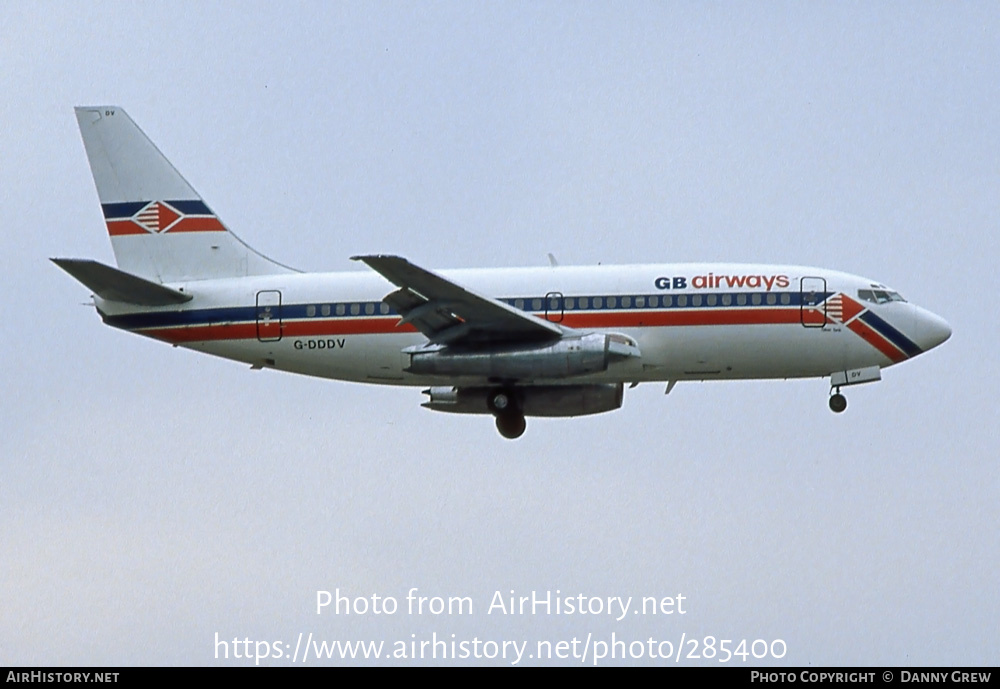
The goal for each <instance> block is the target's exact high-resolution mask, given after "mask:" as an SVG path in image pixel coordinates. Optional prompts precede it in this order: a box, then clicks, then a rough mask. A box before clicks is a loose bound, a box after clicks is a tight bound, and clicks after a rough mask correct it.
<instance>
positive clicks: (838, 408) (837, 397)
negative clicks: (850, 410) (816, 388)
mask: <svg viewBox="0 0 1000 689" xmlns="http://www.w3.org/2000/svg"><path fill="white" fill-rule="evenodd" d="M835 389H836V391H837V392H835V393H834V394H832V395H830V411H832V412H833V413H835V414H839V413H841V412H842V411H844V410H845V409H847V398H846V397H844V396H843V395H841V394H840V386H839V385H838V386H837V387H836V388H835Z"/></svg>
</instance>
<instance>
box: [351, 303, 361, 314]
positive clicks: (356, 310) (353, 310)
mask: <svg viewBox="0 0 1000 689" xmlns="http://www.w3.org/2000/svg"><path fill="white" fill-rule="evenodd" d="M359 313H361V304H351V315H352V316H357V315H358V314H359Z"/></svg>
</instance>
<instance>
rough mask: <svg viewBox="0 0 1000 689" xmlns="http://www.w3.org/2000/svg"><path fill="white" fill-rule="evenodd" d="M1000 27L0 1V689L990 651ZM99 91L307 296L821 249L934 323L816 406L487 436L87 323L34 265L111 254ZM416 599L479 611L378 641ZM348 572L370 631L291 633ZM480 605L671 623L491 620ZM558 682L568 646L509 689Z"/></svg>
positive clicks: (648, 407)
mask: <svg viewBox="0 0 1000 689" xmlns="http://www.w3.org/2000/svg"><path fill="white" fill-rule="evenodd" d="M998 31H1000V12H998V10H997V5H996V4H995V3H989V2H967V3H944V2H942V3H931V2H926V3H918V4H916V5H914V4H912V3H903V2H900V3H873V2H860V3H850V2H835V3H811V2H810V3H802V2H789V3H779V2H773V3H721V4H709V3H688V2H684V3H659V2H656V3H642V2H626V3H621V4H605V3H597V2H593V3H569V2H567V3H534V2H533V3H507V2H504V3H478V2H445V3H426V4H419V5H414V4H412V3H379V4H377V3H371V2H362V3H336V4H335V3H326V2H316V3H273V2H272V3H262V2H251V3H201V2H191V3H177V2H169V3H166V2H164V3H146V2H143V3H125V2H101V1H96V2H90V3H85V4H82V3H68V2H67V3H60V2H46V3H35V2H18V1H15V2H7V3H5V4H4V9H3V12H2V16H0V89H2V93H3V96H2V98H0V115H2V122H3V125H2V127H0V233H2V237H3V239H4V251H3V255H4V259H3V271H2V275H3V283H2V284H3V288H4V291H5V293H6V296H7V302H6V306H5V308H4V316H5V317H4V318H3V319H2V321H0V331H2V335H0V342H2V348H3V352H4V354H5V357H4V359H5V365H4V366H3V367H2V368H0V390H2V391H3V399H4V404H3V412H4V413H3V414H2V416H0V460H2V473H0V533H2V536H0V562H2V563H3V565H2V567H0V664H2V665H10V664H13V665H21V664H24V665H35V664H42V665H54V664H69V665H89V664H96V665H131V664H136V665H149V664H156V665H160V664H168V665H175V664H176V665H203V664H215V663H218V664H223V665H225V664H232V665H242V664H246V662H247V661H245V660H237V659H234V658H232V657H230V658H229V659H228V660H226V659H216V645H215V639H216V634H217V633H218V634H219V638H221V639H228V640H230V641H231V640H232V639H233V638H234V637H237V638H240V639H243V638H248V639H250V640H252V641H258V640H259V641H267V642H269V643H272V644H273V642H274V641H282V642H283V643H286V644H289V645H294V643H295V641H296V639H297V638H298V634H299V633H300V632H301V633H303V634H309V633H310V632H311V633H313V634H314V638H316V639H323V640H328V641H333V640H376V641H377V640H381V641H383V642H385V644H386V646H387V647H391V646H392V644H394V643H395V642H396V641H398V640H403V641H405V642H407V643H409V642H410V641H413V640H417V641H421V640H426V639H430V638H432V635H433V634H435V633H436V634H437V635H438V638H445V639H448V640H449V641H450V640H451V639H455V640H456V641H461V640H470V641H471V640H472V639H474V638H478V639H479V640H480V641H486V640H490V641H494V642H498V643H499V642H502V641H504V640H515V641H518V642H519V643H520V642H523V641H528V642H529V643H530V644H535V642H536V641H537V640H548V641H552V642H553V643H555V642H558V641H571V640H572V639H573V638H578V639H585V638H587V637H588V635H590V636H591V638H592V639H593V640H594V641H600V640H604V641H610V640H611V638H612V634H614V635H616V637H615V638H617V639H619V640H625V641H626V642H631V641H633V640H639V641H642V642H645V641H646V640H647V639H648V638H653V639H654V640H655V641H657V642H662V641H671V642H672V643H673V644H675V645H677V644H678V643H679V642H680V639H681V637H682V635H685V637H684V638H686V639H689V640H690V639H698V640H703V639H704V637H706V636H714V637H716V638H717V639H733V640H735V641H734V644H733V645H734V646H735V642H736V641H738V640H740V639H747V640H749V641H752V640H754V639H763V640H767V641H772V640H775V639H781V640H783V641H784V643H785V645H786V646H787V651H786V653H785V655H784V657H783V658H782V659H780V660H771V662H772V663H774V664H788V665H807V664H812V665H838V664H850V665H854V664H862V665H865V664H888V665H904V666H916V665H926V664H931V665H950V664H963V665H964V664H971V665H978V664H991V665H996V664H998V663H1000V652H998V648H997V644H996V639H997V633H996V631H997V626H996V625H997V622H996V621H997V619H998V618H1000V598H998V593H997V592H998V590H1000V587H998V585H997V584H998V582H997V572H998V571H1000V552H998V538H997V524H998V523H1000V499H998V498H1000V478H998V470H997V460H998V454H1000V453H998V449H1000V441H998V435H997V428H996V426H997V413H996V406H997V400H996V391H997V366H996V361H997V357H996V353H995V351H994V350H993V344H995V343H996V342H997V341H998V336H1000V332H998V330H1000V329H998V327H997V318H996V307H995V305H994V304H993V300H992V298H991V297H990V296H989V295H991V294H992V291H993V289H994V284H993V283H994V281H995V274H996V263H997V258H998V253H1000V252H998V241H997V234H998V222H1000V202H998V199H1000V124H998V123H1000V75H998V65H1000V35H998ZM92 104H116V105H119V106H122V107H124V108H125V109H126V110H127V111H128V112H129V114H130V115H131V116H132V117H133V118H134V119H135V120H136V122H137V123H138V124H139V125H140V126H141V127H142V128H143V129H144V130H145V131H146V133H147V134H148V135H149V136H150V137H151V138H152V139H153V140H154V141H155V142H156V143H157V144H158V146H159V147H160V148H161V149H162V150H163V152H164V153H165V154H166V155H167V156H168V157H169V158H170V159H171V161H172V162H173V163H174V164H175V165H176V166H177V167H178V168H179V169H180V170H181V172H182V173H183V174H184V175H185V176H186V177H187V179H188V180H189V181H190V182H191V183H192V184H193V186H194V187H195V188H196V189H198V190H199V192H200V193H201V194H202V196H203V197H204V198H205V199H206V201H207V202H208V203H209V205H210V206H211V207H212V208H213V209H214V210H215V211H216V212H218V213H219V215H220V216H221V217H222V218H223V219H224V221H225V222H226V223H227V224H228V225H229V226H230V227H231V228H233V229H234V230H235V231H236V232H237V233H238V234H239V235H240V236H241V237H242V238H243V239H244V240H246V241H247V242H248V243H249V244H251V245H252V246H254V247H255V248H257V249H259V250H260V251H262V252H263V253H265V254H268V255H270V256H273V257H274V258H276V259H278V260H280V261H282V262H285V263H287V264H290V265H293V266H296V267H299V268H302V269H306V270H364V269H365V268H364V267H363V266H359V265H357V264H354V263H351V262H350V261H349V257H350V256H352V255H354V254H357V253H374V252H393V253H398V254H402V255H405V256H407V257H409V258H411V259H412V260H414V261H415V262H417V263H420V264H422V265H426V266H428V267H436V268H450V267H456V268H457V267H477V266H484V265H491V266H493V265H499V266H523V265H544V264H546V262H547V259H546V253H547V252H552V253H554V254H555V255H556V256H557V258H558V259H559V261H560V262H561V263H563V264H584V265H586V264H596V263H597V262H603V263H629V262H682V261H747V262H751V261H753V262H763V263H796V264H806V265H818V266H823V267H828V268H834V269H839V270H844V271H847V272H851V273H857V274H861V275H865V276H869V277H872V278H874V279H877V280H880V281H882V282H885V283H886V284H889V285H891V286H893V287H894V288H896V289H898V290H899V291H901V292H902V293H903V295H904V296H906V297H907V298H908V299H909V300H911V301H913V302H916V303H918V304H920V305H922V306H924V307H926V308H928V309H930V310H931V311H934V312H935V313H938V314H940V315H942V316H943V317H944V318H946V319H947V320H948V321H949V322H950V324H951V325H952V328H953V329H954V335H953V337H952V339H951V340H950V341H949V342H947V343H946V344H945V345H943V346H942V347H940V348H939V349H936V350H934V351H932V352H929V353H927V354H925V355H923V356H920V357H918V358H917V359H915V360H913V361H908V362H906V363H904V364H902V365H900V366H898V367H893V368H891V369H888V370H886V371H885V372H884V374H883V380H882V381H881V382H879V383H877V384H873V385H868V386H861V387H858V388H854V389H850V390H849V391H847V392H848V395H847V396H848V398H849V400H850V408H849V409H848V411H847V412H846V413H845V414H843V415H837V416H835V415H833V414H831V413H830V411H829V410H828V409H827V406H826V398H827V391H828V384H827V382H826V381H823V380H810V381H796V382H781V381H771V382H741V383H704V384H698V383H687V384H680V385H678V386H677V387H676V388H675V389H674V390H673V392H671V394H670V395H669V397H665V396H664V395H663V386H662V385H659V384H655V385H654V384H644V385H641V386H639V387H638V388H637V389H635V390H629V391H627V394H626V399H625V405H624V407H623V408H622V409H621V410H618V411H616V412H613V413H609V414H603V415H599V416H594V417H590V418H585V419H576V420H565V419H564V420H540V419H529V423H528V431H527V433H526V435H525V436H524V437H523V438H522V439H520V440H519V441H517V442H509V441H505V440H503V439H501V438H500V437H499V436H498V435H497V433H496V430H495V428H494V425H493V421H492V419H490V418H488V417H461V416H450V415H445V414H435V413H433V412H429V411H427V410H424V409H421V408H420V407H419V404H420V402H422V401H423V399H424V397H423V396H422V395H421V394H420V391H419V389H408V388H398V389H397V388H380V387H373V386H363V385H352V384H347V383H338V382H333V381H324V380H318V379H308V378H304V377H300V376H295V375H290V374H281V373H278V372H274V371H250V370H249V368H248V367H246V366H243V365H238V364H235V363H232V362H228V361H223V360H220V359H213V358H211V357H208V356H205V355H201V354H197V353H193V352H189V351H186V350H182V349H173V348H171V347H168V346H166V345H164V344H161V343H158V342H155V341H152V340H148V339H144V338H142V337H138V336H133V335H129V334H127V333H123V332H119V331H115V330H112V329H109V328H106V327H104V326H102V325H101V323H100V320H99V318H98V317H97V316H96V314H95V313H94V311H93V309H92V308H88V307H85V306H81V304H83V303H85V302H87V301H88V298H89V295H88V292H87V290H86V289H85V288H83V287H82V286H81V285H79V284H78V283H76V282H75V281H74V280H72V279H71V278H70V277H69V276H67V275H66V274H64V273H63V272H62V271H60V270H59V269H58V268H56V267H55V266H54V265H52V264H51V263H49V261H48V259H49V257H53V256H66V257H85V258H94V259H97V260H101V261H104V262H113V256H112V253H111V249H110V244H109V242H108V240H107V234H106V231H105V229H104V226H103V221H102V216H101V211H100V207H99V205H98V201H97V195H96V192H95V189H94V185H93V182H92V180H91V177H90V171H89V168H88V165H87V160H86V156H85V153H84V149H83V145H82V142H81V140H80V136H79V132H78V130H77V125H76V120H75V118H74V116H73V106H75V105H92ZM412 587H417V588H418V589H419V590H420V593H421V594H422V595H427V596H443V597H447V596H468V597H469V598H470V599H471V600H472V602H473V606H474V608H473V610H472V614H468V615H452V616H448V615H441V616H434V615H427V614H424V615H419V616H418V615H409V614H406V611H405V605H406V601H405V599H406V595H407V591H408V590H409V589H410V588H412ZM338 588H339V589H340V590H341V592H342V593H344V594H346V595H349V596H350V597H352V598H354V597H359V596H360V597H367V598H368V599H369V600H371V597H372V596H373V595H378V596H392V597H394V598H396V599H397V600H398V601H399V605H400V610H399V612H397V613H396V614H395V615H373V614H369V615H336V614H332V613H330V612H326V613H324V614H322V615H317V614H316V611H315V600H316V592H317V590H329V591H334V590H335V589H338ZM512 590H513V591H514V592H515V595H530V592H531V591H532V590H535V591H538V592H540V593H543V592H545V591H552V592H555V591H556V590H559V591H560V592H561V593H560V596H577V595H579V594H583V595H584V596H585V597H588V598H589V597H591V596H593V597H604V598H607V597H615V596H621V597H628V596H632V597H635V599H636V600H638V599H639V598H640V597H644V596H654V597H657V598H662V597H667V596H677V595H678V594H680V595H683V596H684V597H685V599H684V606H685V611H686V612H685V614H684V615H680V614H674V615H671V616H667V615H662V614H661V615H652V614H649V615H630V616H627V617H626V618H625V619H623V620H621V621H617V620H615V619H614V618H613V616H611V617H610V618H609V616H608V615H558V616H557V615H544V614H538V615H534V616H532V615H500V614H497V613H496V612H494V613H493V614H487V611H488V609H489V606H490V602H491V600H492V598H493V596H494V593H495V592H496V591H500V592H501V593H502V594H508V593H509V592H510V591H512ZM452 634H454V635H455V636H454V637H452V636H451V635H452ZM231 648H232V647H231ZM689 648H690V646H688V647H687V649H686V650H688V649H689ZM230 653H232V650H230ZM250 662H251V663H252V662H253V661H250ZM265 662H267V663H268V664H285V663H287V662H288V660H285V659H281V660H275V659H269V660H267V661H265ZM384 662H386V661H383V664H384ZM418 662H449V661H441V660H437V661H434V660H424V661H418ZM462 662H470V663H471V662H486V663H488V664H497V665H503V664H506V663H508V662H510V659H509V658H508V659H504V658H496V659H494V660H479V661H476V660H475V659H470V660H468V661H462ZM549 662H553V663H555V662H559V663H566V664H574V663H578V662H579V661H574V660H570V659H567V660H562V661H547V660H541V659H538V658H535V659H528V658H525V659H524V660H523V661H522V663H521V664H524V665H531V664H535V665H537V664H542V663H546V664H547V663H549ZM611 662H615V663H622V662H625V663H627V664H633V663H634V664H653V663H659V662H662V661H658V660H650V659H649V658H648V657H644V658H641V659H638V660H626V661H621V660H617V661H610V660H608V661H606V664H608V663H611ZM681 662H682V663H692V664H693V663H704V664H711V663H713V662H714V663H715V664H718V663H717V661H713V660H708V661H706V660H700V661H699V660H692V659H687V658H685V659H683V660H682V661H681ZM754 662H762V661H753V659H752V658H751V662H750V663H748V665H749V664H752V663H754ZM733 664H742V661H739V660H734V661H733Z"/></svg>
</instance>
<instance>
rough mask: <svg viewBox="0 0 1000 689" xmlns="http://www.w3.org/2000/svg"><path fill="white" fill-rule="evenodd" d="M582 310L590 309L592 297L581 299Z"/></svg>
mask: <svg viewBox="0 0 1000 689" xmlns="http://www.w3.org/2000/svg"><path fill="white" fill-rule="evenodd" d="M580 308H581V309H589V308H590V297H580Z"/></svg>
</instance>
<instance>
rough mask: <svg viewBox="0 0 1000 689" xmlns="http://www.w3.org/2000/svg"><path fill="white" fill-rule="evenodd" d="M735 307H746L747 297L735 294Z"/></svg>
mask: <svg viewBox="0 0 1000 689" xmlns="http://www.w3.org/2000/svg"><path fill="white" fill-rule="evenodd" d="M736 305H737V306H746V305H747V295H745V294H737V295H736Z"/></svg>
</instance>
